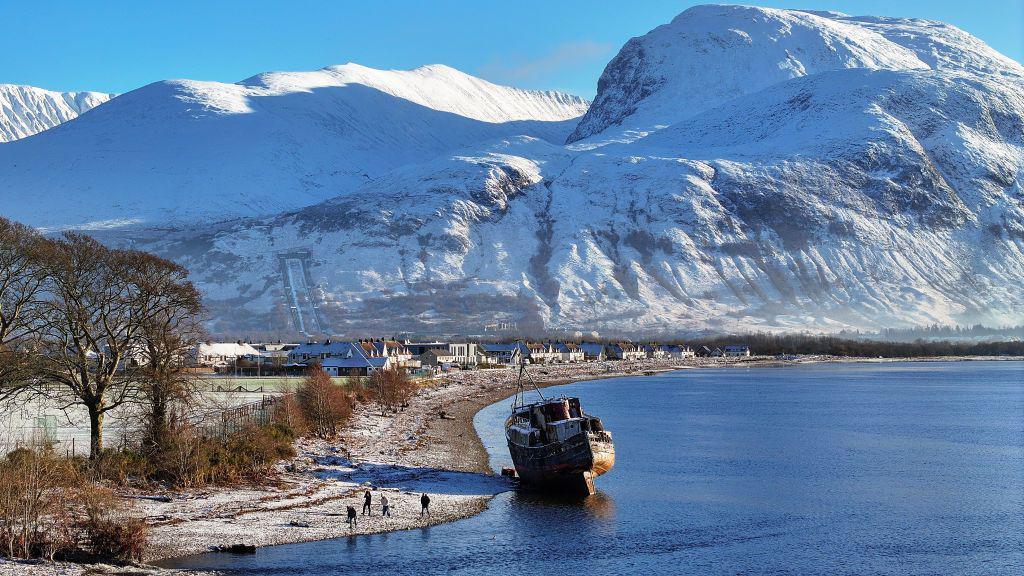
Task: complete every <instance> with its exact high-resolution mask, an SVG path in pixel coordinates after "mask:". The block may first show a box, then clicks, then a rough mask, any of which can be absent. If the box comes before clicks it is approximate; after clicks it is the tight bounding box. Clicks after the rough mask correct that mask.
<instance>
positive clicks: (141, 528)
mask: <svg viewBox="0 0 1024 576" xmlns="http://www.w3.org/2000/svg"><path fill="white" fill-rule="evenodd" d="M78 500H79V501H80V502H81V505H82V508H83V513H82V515H81V516H79V518H78V519H77V520H76V522H75V526H74V531H75V532H76V533H77V534H78V538H77V540H78V541H79V542H80V543H81V548H80V551H79V553H80V554H84V555H86V556H87V557H88V558H89V559H93V560H108V561H109V560H115V561H118V562H139V561H141V560H142V555H143V553H144V552H145V551H146V543H147V539H148V536H147V533H148V527H147V526H146V523H145V522H144V521H143V520H142V519H141V518H136V517H133V516H131V515H130V514H128V513H127V508H126V506H125V504H124V502H123V501H122V500H120V499H119V498H117V497H116V496H115V495H114V493H113V492H111V491H110V490H108V489H106V488H102V487H99V486H97V485H87V486H86V487H85V488H84V489H82V490H80V491H79V495H78Z"/></svg>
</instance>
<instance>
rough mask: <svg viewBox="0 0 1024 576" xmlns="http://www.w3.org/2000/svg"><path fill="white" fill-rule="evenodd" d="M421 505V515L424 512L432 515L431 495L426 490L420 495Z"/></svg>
mask: <svg viewBox="0 0 1024 576" xmlns="http://www.w3.org/2000/svg"><path fill="white" fill-rule="evenodd" d="M420 506H422V508H420V516H423V515H424V514H426V515H427V516H430V496H427V493H426V492H424V493H423V496H420Z"/></svg>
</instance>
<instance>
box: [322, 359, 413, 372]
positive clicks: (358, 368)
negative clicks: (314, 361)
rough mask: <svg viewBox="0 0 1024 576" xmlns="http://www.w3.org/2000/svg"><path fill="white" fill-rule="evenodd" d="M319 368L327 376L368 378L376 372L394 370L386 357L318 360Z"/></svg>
mask: <svg viewBox="0 0 1024 576" xmlns="http://www.w3.org/2000/svg"><path fill="white" fill-rule="evenodd" d="M319 363H320V368H321V369H323V371H324V372H326V373H327V375H328V376H369V375H371V374H373V373H374V372H376V371H377V370H388V369H390V368H394V367H395V366H393V365H392V362H391V358H389V357H387V356H375V357H370V358H368V357H366V356H359V355H355V356H351V357H348V358H326V359H324V360H320V361H319Z"/></svg>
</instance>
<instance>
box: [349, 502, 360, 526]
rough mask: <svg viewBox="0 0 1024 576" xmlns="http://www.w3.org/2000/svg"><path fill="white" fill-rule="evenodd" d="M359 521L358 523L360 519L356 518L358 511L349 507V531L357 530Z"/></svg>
mask: <svg viewBox="0 0 1024 576" xmlns="http://www.w3.org/2000/svg"><path fill="white" fill-rule="evenodd" d="M357 521H358V517H357V516H356V509H355V508H353V507H351V506H349V507H348V529H349V530H353V529H355V527H356V523H357Z"/></svg>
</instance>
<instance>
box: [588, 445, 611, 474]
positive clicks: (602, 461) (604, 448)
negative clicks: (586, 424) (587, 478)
mask: <svg viewBox="0 0 1024 576" xmlns="http://www.w3.org/2000/svg"><path fill="white" fill-rule="evenodd" d="M590 450H591V452H593V454H594V464H593V466H592V468H591V470H592V471H593V473H594V476H600V475H601V474H604V473H605V472H607V471H609V470H611V469H612V466H615V445H614V444H612V443H611V442H591V443H590Z"/></svg>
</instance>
